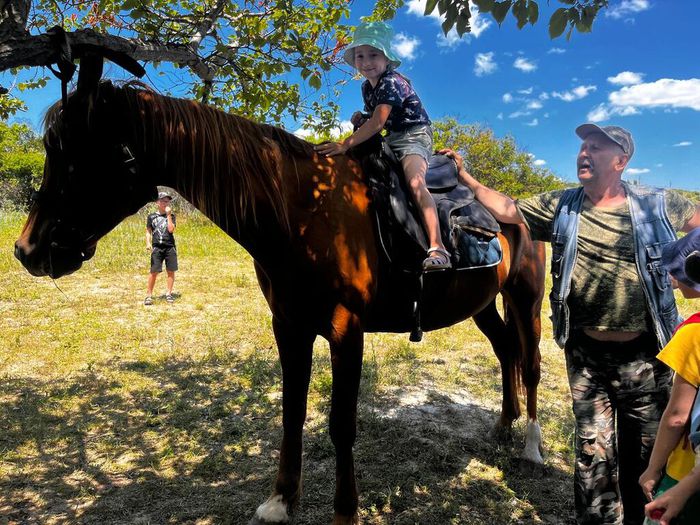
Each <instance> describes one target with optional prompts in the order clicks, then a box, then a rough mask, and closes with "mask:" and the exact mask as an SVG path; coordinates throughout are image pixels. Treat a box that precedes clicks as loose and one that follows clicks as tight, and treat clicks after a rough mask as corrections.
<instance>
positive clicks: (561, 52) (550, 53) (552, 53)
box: [547, 47, 566, 55]
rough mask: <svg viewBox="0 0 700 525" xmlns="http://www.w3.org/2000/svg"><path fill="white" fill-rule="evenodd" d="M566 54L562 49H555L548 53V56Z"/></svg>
mask: <svg viewBox="0 0 700 525" xmlns="http://www.w3.org/2000/svg"><path fill="white" fill-rule="evenodd" d="M564 53H566V49H563V48H561V47H553V48H552V49H550V50H549V51H547V54H548V55H562V54H564Z"/></svg>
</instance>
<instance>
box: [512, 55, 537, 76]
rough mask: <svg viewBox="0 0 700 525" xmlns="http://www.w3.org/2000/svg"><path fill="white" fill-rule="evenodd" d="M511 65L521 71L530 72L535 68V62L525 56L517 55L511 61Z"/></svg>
mask: <svg viewBox="0 0 700 525" xmlns="http://www.w3.org/2000/svg"><path fill="white" fill-rule="evenodd" d="M513 67H514V68H515V69H519V70H520V71H522V72H523V73H532V72H533V71H535V70H536V69H537V64H535V63H534V62H530V61H529V60H528V59H527V58H523V57H518V58H516V59H515V62H513Z"/></svg>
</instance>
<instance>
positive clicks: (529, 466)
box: [517, 457, 547, 479]
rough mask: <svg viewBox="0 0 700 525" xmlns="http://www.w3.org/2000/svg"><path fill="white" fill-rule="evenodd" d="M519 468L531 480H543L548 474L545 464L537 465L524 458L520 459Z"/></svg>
mask: <svg viewBox="0 0 700 525" xmlns="http://www.w3.org/2000/svg"><path fill="white" fill-rule="evenodd" d="M517 468H518V470H519V471H520V472H522V473H523V475H525V476H527V477H529V478H536V479H542V478H544V476H545V474H546V473H547V468H546V467H545V466H544V463H535V462H533V461H530V460H529V459H527V458H524V457H521V458H519V459H518V463H517Z"/></svg>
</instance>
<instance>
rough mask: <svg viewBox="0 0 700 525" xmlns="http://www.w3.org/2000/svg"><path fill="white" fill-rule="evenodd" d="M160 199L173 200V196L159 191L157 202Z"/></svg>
mask: <svg viewBox="0 0 700 525" xmlns="http://www.w3.org/2000/svg"><path fill="white" fill-rule="evenodd" d="M160 199H170V200H173V196H172V195H170V194H169V193H168V192H165V191H159V192H158V200H160Z"/></svg>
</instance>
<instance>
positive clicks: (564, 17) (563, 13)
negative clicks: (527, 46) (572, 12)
mask: <svg viewBox="0 0 700 525" xmlns="http://www.w3.org/2000/svg"><path fill="white" fill-rule="evenodd" d="M568 21H569V17H568V14H567V10H566V9H565V8H563V7H560V8H559V9H557V10H556V11H554V14H552V17H551V18H550V19H549V38H552V39H554V38H557V37H559V36H561V34H562V33H563V32H564V29H566V24H567V22H568Z"/></svg>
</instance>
